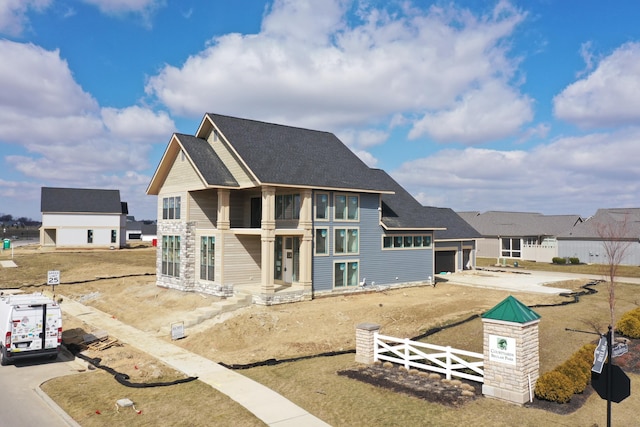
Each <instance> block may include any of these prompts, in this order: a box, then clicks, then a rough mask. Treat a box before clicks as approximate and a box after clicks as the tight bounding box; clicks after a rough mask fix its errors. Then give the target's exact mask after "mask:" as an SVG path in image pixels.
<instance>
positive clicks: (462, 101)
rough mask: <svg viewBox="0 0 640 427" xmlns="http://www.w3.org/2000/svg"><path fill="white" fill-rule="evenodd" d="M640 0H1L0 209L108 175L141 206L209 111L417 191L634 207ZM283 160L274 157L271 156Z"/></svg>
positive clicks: (485, 206) (505, 205)
mask: <svg viewBox="0 0 640 427" xmlns="http://www.w3.org/2000/svg"><path fill="white" fill-rule="evenodd" d="M638 16H640V3H638V2H637V1H635V0H620V1H616V2H615V8H614V7H612V6H611V5H610V4H608V3H607V2H602V1H596V0H580V1H579V0H528V1H525V0H514V1H494V2H491V1H480V0H476V1H461V0H460V1H442V2H440V1H426V0H425V1H421V0H413V1H404V0H403V1H393V0H387V1H385V0H369V1H364V0H363V1H357V0H353V1H350V0H274V1H258V0H242V1H214V0H207V1H205V0H181V1H177V0H176V1H172V0H2V1H0V58H1V59H2V60H1V61H0V144H1V145H0V147H1V148H2V151H1V153H0V213H6V214H12V215H14V216H16V217H20V216H26V217H31V218H33V219H39V218H40V188H41V187H42V186H52V187H82V188H115V189H119V190H120V192H121V197H122V199H123V200H124V201H127V202H128V203H129V211H130V214H132V215H135V216H136V218H138V219H146V218H149V219H154V218H155V202H156V200H155V197H152V196H146V195H145V190H146V188H147V185H148V184H149V181H150V178H151V176H152V175H153V172H154V171H155V168H156V166H157V165H158V162H159V160H160V158H161V156H162V153H163V151H164V149H165V147H166V144H167V143H168V141H169V139H170V137H171V135H172V133H173V132H181V133H189V134H193V133H194V132H195V131H196V130H197V127H198V125H199V123H200V121H201V119H202V116H203V115H204V113H205V112H213V113H219V114H227V115H232V116H237V117H245V118H251V119H257V120H264V121H270V122H275V123H281V124H286V125H292V126H301V127H306V128H311V129H318V130H324V131H330V132H333V133H335V134H336V135H337V136H338V137H339V138H340V139H341V140H342V141H343V142H344V143H346V144H347V145H348V146H349V147H350V148H351V149H352V150H353V151H354V152H355V153H356V154H358V156H360V158H362V159H363V160H364V161H365V162H366V163H367V164H368V165H369V166H371V167H377V168H381V169H384V170H386V171H387V172H389V173H390V174H391V175H392V176H393V177H394V178H395V179H396V180H397V181H398V182H399V183H400V184H402V185H403V186H404V187H405V188H407V190H409V191H410V192H411V193H412V194H413V195H414V196H415V197H416V198H417V199H418V200H419V201H420V202H421V203H422V204H424V205H429V206H440V207H450V208H452V209H454V210H456V211H469V210H477V211H487V210H509V211H527V212H541V213H545V214H580V215H584V216H589V215H592V214H594V213H595V211H596V210H597V209H598V208H612V207H639V206H640V203H639V202H638V194H639V193H640V191H639V190H640V162H639V161H638V159H639V158H640V145H639V143H638V142H639V141H640V26H639V25H638V24H637V17H638ZM289 161H295V159H286V153H283V164H285V165H286V163H287V162H289Z"/></svg>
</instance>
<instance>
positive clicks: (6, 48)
mask: <svg viewBox="0 0 640 427" xmlns="http://www.w3.org/2000/svg"><path fill="white" fill-rule="evenodd" d="M0 57H2V58H8V60H5V61H1V62H0V138H1V140H2V142H3V143H10V144H15V145H19V146H22V147H23V148H24V151H25V153H20V154H12V155H8V156H5V161H6V162H7V163H8V164H9V165H11V166H12V167H13V168H14V169H15V170H17V171H19V172H21V173H23V174H24V175H25V176H27V177H30V178H37V179H41V180H53V181H65V182H78V183H86V182H87V181H89V180H90V178H88V177H93V176H96V174H97V176H99V174H100V173H106V172H107V171H119V172H121V173H122V172H124V171H128V170H134V171H135V170H141V169H143V168H146V167H149V166H150V165H149V159H148V153H149V151H150V149H151V144H152V143H155V142H161V143H165V142H166V141H167V138H168V137H169V135H170V134H171V132H172V131H173V130H174V128H175V126H174V125H173V122H172V121H171V119H170V118H169V116H168V115H167V113H165V112H154V111H151V110H149V109H147V108H144V107H140V106H131V107H128V108H124V109H115V108H108V107H103V108H101V107H100V106H99V105H98V103H97V101H96V100H95V99H94V98H93V97H92V96H91V95H90V94H88V93H87V92H85V91H84V90H83V89H82V87H80V85H78V83H77V82H76V81H75V80H74V78H73V75H72V73H71V71H70V70H69V67H68V64H67V62H66V61H65V60H63V59H62V58H61V57H60V52H59V51H57V50H55V51H47V50H45V49H43V48H40V47H37V46H34V45H32V44H21V43H15V42H11V41H7V40H0Z"/></svg>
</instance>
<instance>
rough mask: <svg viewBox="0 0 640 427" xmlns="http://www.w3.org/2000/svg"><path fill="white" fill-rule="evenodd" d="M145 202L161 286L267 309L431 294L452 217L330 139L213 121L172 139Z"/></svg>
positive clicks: (464, 247)
mask: <svg viewBox="0 0 640 427" xmlns="http://www.w3.org/2000/svg"><path fill="white" fill-rule="evenodd" d="M147 194H149V195H157V196H158V224H157V225H158V242H159V248H158V257H157V284H158V286H163V287H169V288H175V289H181V290H185V291H199V292H207V293H211V294H215V295H228V294H232V293H234V292H237V291H239V290H243V291H247V292H250V293H251V294H252V295H253V300H254V302H255V303H259V304H266V305H271V304H278V303H284V302H293V301H301V300H306V299H311V298H313V297H314V296H319V295H326V294H335V293H345V292H354V291H360V290H365V289H367V287H368V286H372V285H386V286H415V285H420V284H429V283H430V282H431V281H432V279H433V275H434V259H435V255H434V254H435V252H436V251H435V250H434V248H435V247H436V244H435V243H434V232H435V231H439V230H442V231H444V229H445V226H443V225H442V224H440V223H439V221H442V220H443V218H442V217H446V216H447V214H450V213H453V212H450V211H445V210H437V211H435V210H431V208H425V207H424V206H422V205H421V204H420V203H419V202H418V201H417V200H415V199H414V198H413V197H412V196H411V195H410V194H409V193H407V192H406V191H405V190H404V189H403V188H402V187H401V186H400V185H399V184H398V183H397V182H395V181H394V180H393V179H392V178H391V177H390V176H389V175H388V174H386V173H385V172H384V171H382V170H378V169H372V168H369V167H368V166H366V165H365V164H364V163H363V162H362V161H361V160H360V159H359V158H358V157H357V156H356V155H355V154H354V153H353V152H352V151H351V150H350V149H349V148H348V147H346V146H345V145H344V144H343V143H342V142H341V141H340V140H338V138H336V137H335V135H333V134H331V133H328V132H321V131H314V130H308V129H301V128H295V127H290V126H283V125H277V124H272V123H265V122H259V121H254V120H248V119H242V118H235V117H229V116H223V115H218V114H206V115H205V116H204V118H203V120H202V122H201V124H200V126H199V128H198V131H197V132H196V134H195V135H194V136H192V135H185V134H174V135H173V136H172V137H171V140H170V141H169V144H168V146H167V148H166V150H165V153H164V155H163V157H162V159H161V161H160V164H159V165H158V167H157V169H156V172H155V173H154V175H153V178H152V180H151V183H150V184H149V187H148V189H147ZM435 213H437V214H438V216H437V217H435V216H433V215H434V214H435ZM454 221H455V219H454ZM452 223H453V222H452ZM462 234H464V233H462ZM457 237H461V236H457ZM457 237H456V238H454V236H451V240H450V241H447V240H448V239H447V236H445V235H443V238H442V243H443V245H448V246H443V248H445V247H446V248H447V249H446V250H454V251H459V252H460V254H461V258H460V261H452V265H453V264H455V268H459V269H462V268H463V266H464V265H466V264H468V262H467V261H465V259H464V254H465V251H469V252H466V253H467V259H468V260H470V259H474V258H473V257H472V256H471V251H472V250H473V244H472V243H470V239H460V242H459V244H458V243H454V240H456V239H457ZM465 237H469V238H473V237H475V234H472V235H471V236H465ZM471 240H472V239H471ZM444 250H445V249H443V251H444Z"/></svg>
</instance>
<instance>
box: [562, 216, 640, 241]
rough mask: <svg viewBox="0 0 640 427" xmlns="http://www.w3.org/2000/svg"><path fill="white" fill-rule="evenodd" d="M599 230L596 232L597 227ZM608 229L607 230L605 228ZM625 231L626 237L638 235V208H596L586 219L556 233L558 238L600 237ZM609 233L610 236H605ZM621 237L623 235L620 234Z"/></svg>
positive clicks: (635, 237) (639, 232) (634, 237)
mask: <svg viewBox="0 0 640 427" xmlns="http://www.w3.org/2000/svg"><path fill="white" fill-rule="evenodd" d="M599 228H600V229H601V232H600V233H599V232H598V229H599ZM607 229H608V230H607ZM622 232H626V234H627V236H625V237H627V238H629V239H634V240H635V239H637V238H639V237H640V208H614V209H598V211H597V212H596V214H595V215H594V216H592V217H590V218H589V219H587V220H586V221H584V222H582V223H580V224H577V225H576V226H575V227H573V228H571V229H567V230H565V231H564V232H562V233H560V234H559V235H558V238H559V239H601V238H602V237H615V236H612V235H611V234H619V233H622ZM607 234H609V235H610V236H607ZM620 237H623V236H620Z"/></svg>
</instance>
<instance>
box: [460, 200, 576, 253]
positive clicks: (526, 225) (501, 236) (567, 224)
mask: <svg viewBox="0 0 640 427" xmlns="http://www.w3.org/2000/svg"><path fill="white" fill-rule="evenodd" d="M458 215H460V216H461V217H462V218H463V219H464V220H465V221H466V222H468V223H469V224H470V225H471V226H472V227H473V228H475V229H476V230H478V232H480V234H481V235H482V237H483V239H481V240H478V247H477V249H478V252H477V256H478V257H482V258H496V259H500V258H503V259H506V258H510V259H521V260H528V261H537V262H551V260H552V259H553V258H554V257H556V256H558V242H557V236H558V235H559V234H561V233H564V232H567V231H570V230H572V229H573V228H574V227H575V226H576V225H577V224H580V223H581V222H582V218H581V217H580V215H543V214H540V213H535V212H503V211H488V212H484V213H480V212H458Z"/></svg>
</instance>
